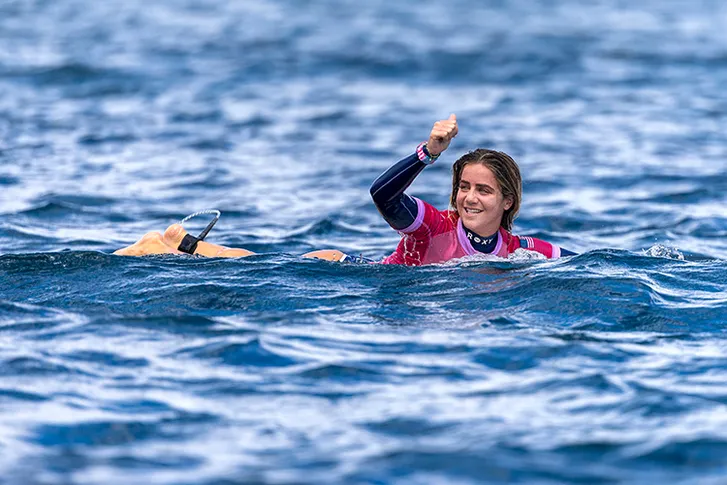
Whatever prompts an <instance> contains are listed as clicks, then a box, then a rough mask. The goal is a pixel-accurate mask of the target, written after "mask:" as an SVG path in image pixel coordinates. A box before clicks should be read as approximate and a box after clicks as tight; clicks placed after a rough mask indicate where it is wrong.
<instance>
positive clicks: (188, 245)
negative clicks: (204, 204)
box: [177, 209, 222, 254]
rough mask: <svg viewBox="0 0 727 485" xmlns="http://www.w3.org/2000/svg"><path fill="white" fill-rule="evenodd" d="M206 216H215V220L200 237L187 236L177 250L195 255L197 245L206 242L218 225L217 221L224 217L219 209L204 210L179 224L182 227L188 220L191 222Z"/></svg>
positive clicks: (189, 216)
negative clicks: (198, 217)
mask: <svg viewBox="0 0 727 485" xmlns="http://www.w3.org/2000/svg"><path fill="white" fill-rule="evenodd" d="M205 214H214V215H215V218H214V219H212V221H211V222H210V223H209V224H207V227H205V228H204V230H203V231H202V232H200V233H199V236H197V237H194V236H192V235H191V234H187V235H185V236H184V239H182V242H181V243H179V247H178V248H177V249H178V250H180V251H182V252H183V253H187V254H194V251H195V250H196V249H197V243H199V242H200V241H204V238H206V237H207V234H209V232H210V231H211V230H212V228H213V227H214V226H215V224H217V221H219V220H220V216H221V215H222V214H221V213H220V211H218V210H217V209H208V210H203V211H199V212H195V213H194V214H190V215H188V216H187V217H185V218H184V219H182V220H181V221H179V224H180V225H181V226H184V223H185V222H187V221H188V220H190V219H192V218H194V217H197V216H202V215H205Z"/></svg>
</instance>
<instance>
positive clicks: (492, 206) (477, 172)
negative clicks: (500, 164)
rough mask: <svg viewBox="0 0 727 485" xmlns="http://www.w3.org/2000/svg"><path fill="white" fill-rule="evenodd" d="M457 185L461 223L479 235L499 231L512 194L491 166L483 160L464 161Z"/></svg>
mask: <svg viewBox="0 0 727 485" xmlns="http://www.w3.org/2000/svg"><path fill="white" fill-rule="evenodd" d="M457 189H458V190H457V196H456V208H457V213H458V214H459V217H460V218H461V219H462V223H463V224H464V225H465V226H466V227H467V228H468V229H470V230H471V231H474V232H476V233H477V234H479V235H480V236H489V235H490V234H494V233H495V232H497V230H498V229H499V228H500V224H501V222H502V216H503V214H504V213H505V211H506V210H508V209H510V208H511V207H512V205H513V198H512V197H505V196H504V195H503V193H502V190H501V188H500V184H499V183H497V178H495V174H494V173H492V170H490V169H489V168H488V167H487V166H485V165H483V164H481V163H470V164H467V165H465V166H464V168H463V169H462V176H461V177H460V179H459V185H458V186H457Z"/></svg>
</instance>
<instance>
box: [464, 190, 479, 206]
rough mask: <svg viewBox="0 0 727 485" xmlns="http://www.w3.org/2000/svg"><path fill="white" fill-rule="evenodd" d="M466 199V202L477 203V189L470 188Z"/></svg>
mask: <svg viewBox="0 0 727 485" xmlns="http://www.w3.org/2000/svg"><path fill="white" fill-rule="evenodd" d="M464 201H465V202H466V203H469V204H474V203H476V202H477V197H475V191H474V190H470V191H469V192H467V195H466V196H465V198H464Z"/></svg>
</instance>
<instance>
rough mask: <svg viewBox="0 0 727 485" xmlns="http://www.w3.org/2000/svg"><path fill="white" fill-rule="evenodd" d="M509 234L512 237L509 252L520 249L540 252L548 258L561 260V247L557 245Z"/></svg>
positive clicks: (534, 238) (509, 242)
mask: <svg viewBox="0 0 727 485" xmlns="http://www.w3.org/2000/svg"><path fill="white" fill-rule="evenodd" d="M505 232H507V231H505ZM507 234H508V235H509V237H510V240H509V241H508V246H507V248H508V252H513V251H515V250H516V249H518V248H523V249H527V250H528V251H535V252H538V253H540V254H542V255H543V256H545V257H546V258H559V257H560V256H561V250H560V247H559V246H556V245H555V244H551V243H549V242H547V241H543V240H542V239H538V238H536V237H529V236H516V235H513V234H511V233H509V232H507Z"/></svg>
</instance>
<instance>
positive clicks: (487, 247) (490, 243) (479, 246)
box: [462, 224, 499, 253]
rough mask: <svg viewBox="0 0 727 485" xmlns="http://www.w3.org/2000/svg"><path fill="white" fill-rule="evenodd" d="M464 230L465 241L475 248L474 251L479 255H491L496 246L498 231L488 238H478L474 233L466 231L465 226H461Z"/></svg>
mask: <svg viewBox="0 0 727 485" xmlns="http://www.w3.org/2000/svg"><path fill="white" fill-rule="evenodd" d="M462 227H463V228H464V233H465V235H466V236H467V240H468V241H469V242H470V244H472V247H473V248H475V250H476V251H479V252H480V253H491V252H492V251H494V250H495V246H497V237H498V232H499V230H498V231H495V233H494V234H491V235H489V236H480V235H479V234H477V233H476V232H474V231H472V230H470V229H467V226H465V225H464V224H463V225H462Z"/></svg>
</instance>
